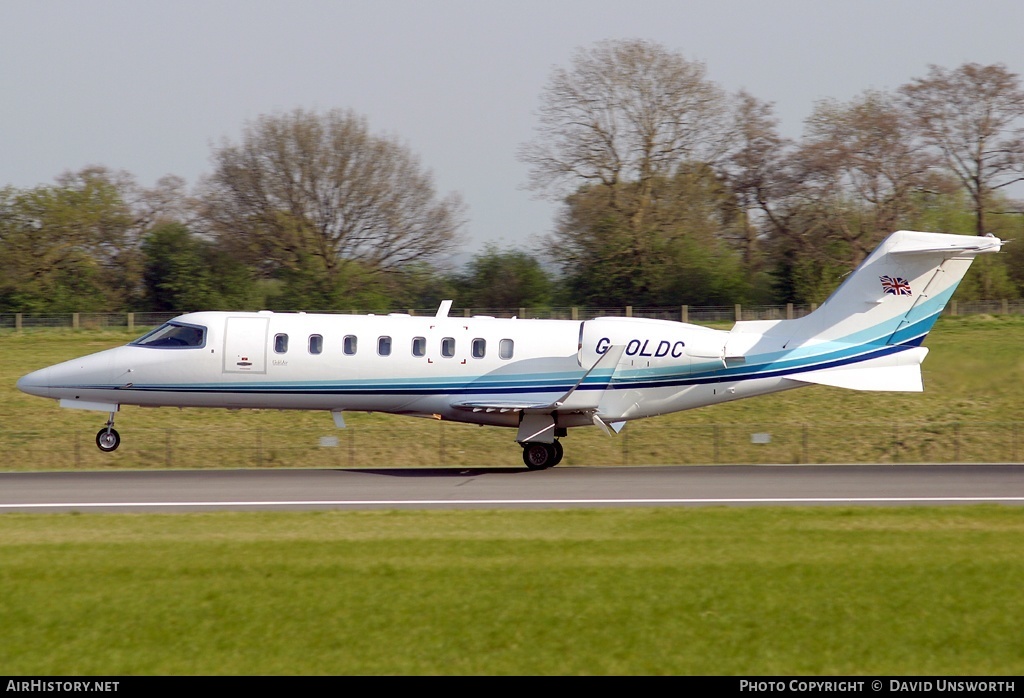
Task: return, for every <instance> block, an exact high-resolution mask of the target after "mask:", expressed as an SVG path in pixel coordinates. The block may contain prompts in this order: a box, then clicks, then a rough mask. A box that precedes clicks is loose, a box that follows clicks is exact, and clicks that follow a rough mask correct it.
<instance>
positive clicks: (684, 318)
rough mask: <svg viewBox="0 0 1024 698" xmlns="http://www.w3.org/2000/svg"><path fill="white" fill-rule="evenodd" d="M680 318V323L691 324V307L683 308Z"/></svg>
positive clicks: (685, 306)
mask: <svg viewBox="0 0 1024 698" xmlns="http://www.w3.org/2000/svg"><path fill="white" fill-rule="evenodd" d="M679 318H680V319H679V321H680V322H689V321H690V306H688V305H684V306H682V310H681V311H680V313H679Z"/></svg>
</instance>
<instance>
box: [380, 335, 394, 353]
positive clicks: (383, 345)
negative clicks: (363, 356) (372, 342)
mask: <svg viewBox="0 0 1024 698" xmlns="http://www.w3.org/2000/svg"><path fill="white" fill-rule="evenodd" d="M377 353H378V354H380V355H381V356H391V337H377Z"/></svg>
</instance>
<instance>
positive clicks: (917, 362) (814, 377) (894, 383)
mask: <svg viewBox="0 0 1024 698" xmlns="http://www.w3.org/2000/svg"><path fill="white" fill-rule="evenodd" d="M927 354H928V349H926V348H925V347H914V348H913V349H908V350H907V351H903V352H900V353H898V354H893V355H890V356H882V357H879V358H877V359H868V360H867V361H862V362H860V363H856V364H853V365H850V366H843V367H840V368H825V369H821V370H819V371H806V372H804V373H794V374H793V375H791V376H789V378H791V379H793V380H795V381H800V382H802V383H815V384H817V385H830V386H832V387H834V388H847V389H849V390H873V391H893V392H905V393H919V392H922V391H923V390H924V384H923V383H922V381H921V362H922V361H924V357H925V355H927Z"/></svg>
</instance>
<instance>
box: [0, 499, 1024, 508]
mask: <svg viewBox="0 0 1024 698" xmlns="http://www.w3.org/2000/svg"><path fill="white" fill-rule="evenodd" d="M896 502H905V503H935V504H937V503H958V502H959V503H966V502H972V503H981V502H1004V503H1011V502H1024V497H750V498H742V497H729V498H708V499H694V498H679V499H674V498H659V499H326V500H287V501H249V502H45V503H43V502H37V503H25V504H0V509H56V508H64V507H72V508H76V509H99V508H128V507H141V508H162V507H200V508H202V507H275V506H366V505H377V506H380V505H387V506H400V505H406V506H408V505H413V506H429V505H438V504H448V505H451V504H457V505H472V504H501V505H516V504H891V503H896Z"/></svg>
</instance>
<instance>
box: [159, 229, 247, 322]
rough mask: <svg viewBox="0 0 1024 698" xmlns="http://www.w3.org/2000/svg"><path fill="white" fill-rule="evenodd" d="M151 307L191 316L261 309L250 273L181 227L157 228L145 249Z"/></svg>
mask: <svg viewBox="0 0 1024 698" xmlns="http://www.w3.org/2000/svg"><path fill="white" fill-rule="evenodd" d="M142 254H143V259H144V272H143V278H144V282H145V287H146V301H147V307H148V308H149V309H150V310H156V311H167V312H170V311H177V312H188V311H194V310H215V309H224V310H227V309H231V310H236V309H237V310H243V309H255V306H258V305H262V304H263V303H262V300H261V299H260V297H259V293H258V290H257V287H256V285H255V283H254V280H253V278H252V273H251V271H250V270H249V269H248V268H247V267H245V266H244V265H242V264H241V263H240V262H238V261H237V260H235V259H234V258H233V257H231V256H230V255H229V254H227V253H225V252H224V251H223V250H219V249H217V248H216V246H215V245H214V244H213V243H211V242H209V241H206V240H203V239H201V238H199V237H198V236H196V235H194V234H192V233H191V232H190V231H189V230H188V228H187V227H186V226H185V225H184V224H182V223H164V224H160V225H157V226H156V227H154V228H153V230H152V231H150V233H149V234H148V235H147V236H146V237H145V239H144V240H143V243H142Z"/></svg>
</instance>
